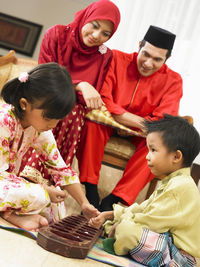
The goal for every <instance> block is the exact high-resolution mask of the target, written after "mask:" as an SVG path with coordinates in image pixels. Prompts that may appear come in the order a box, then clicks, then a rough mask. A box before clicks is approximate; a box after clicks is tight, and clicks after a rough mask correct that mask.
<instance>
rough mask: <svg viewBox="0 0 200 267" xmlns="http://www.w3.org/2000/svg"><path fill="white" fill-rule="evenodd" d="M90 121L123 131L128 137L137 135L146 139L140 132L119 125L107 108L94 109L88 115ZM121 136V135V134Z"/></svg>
mask: <svg viewBox="0 0 200 267" xmlns="http://www.w3.org/2000/svg"><path fill="white" fill-rule="evenodd" d="M86 118H87V119H88V120H91V121H94V122H96V123H99V124H103V125H109V126H111V127H113V128H115V129H117V130H122V131H123V132H125V133H126V135H130V136H133V135H136V136H142V137H144V134H143V133H142V132H140V131H134V130H132V129H130V128H128V127H126V126H124V125H122V124H120V123H118V122H117V121H116V120H115V119H114V118H113V117H112V115H111V113H110V112H109V111H108V110H107V108H106V106H101V108H100V109H93V110H91V111H89V112H88V113H87V114H86ZM119 134H120V133H119Z"/></svg>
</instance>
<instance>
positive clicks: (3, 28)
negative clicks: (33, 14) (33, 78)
mask: <svg viewBox="0 0 200 267" xmlns="http://www.w3.org/2000/svg"><path fill="white" fill-rule="evenodd" d="M42 27H43V26H42V25H40V24H37V23H33V22H30V21H27V20H22V19H19V18H16V17H12V16H10V15H6V14H3V13H0V47H2V48H5V49H8V50H15V51H16V52H18V53H21V54H24V55H27V56H30V57H31V56H32V55H33V52H34V50H35V46H36V44H37V41H38V38H39V36H40V33H41V30H42Z"/></svg>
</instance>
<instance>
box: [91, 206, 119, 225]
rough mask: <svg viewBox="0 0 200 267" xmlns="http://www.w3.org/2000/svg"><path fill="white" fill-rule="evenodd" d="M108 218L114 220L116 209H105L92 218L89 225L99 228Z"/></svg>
mask: <svg viewBox="0 0 200 267" xmlns="http://www.w3.org/2000/svg"><path fill="white" fill-rule="evenodd" d="M106 220H111V221H113V220H114V211H113V210H112V211H103V212H101V213H100V214H99V215H98V216H97V217H95V218H91V219H90V221H89V225H90V226H92V227H95V228H97V229H99V228H101V226H102V225H103V224H104V222H105V221H106Z"/></svg>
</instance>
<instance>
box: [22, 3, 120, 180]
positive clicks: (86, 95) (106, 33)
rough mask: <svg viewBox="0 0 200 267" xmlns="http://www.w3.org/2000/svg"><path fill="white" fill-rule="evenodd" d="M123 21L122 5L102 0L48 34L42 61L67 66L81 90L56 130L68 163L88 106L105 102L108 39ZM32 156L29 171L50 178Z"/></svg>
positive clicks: (92, 106)
mask: <svg viewBox="0 0 200 267" xmlns="http://www.w3.org/2000/svg"><path fill="white" fill-rule="evenodd" d="M119 22H120V12H119V9H118V7H117V6H116V5H115V4H114V3H113V2H111V1H109V0H99V1H97V2H95V3H93V4H91V5H89V6H88V7H87V8H85V9H83V10H81V11H79V12H77V13H76V14H75V19H74V21H73V22H72V23H70V24H68V25H56V26H53V27H52V28H50V29H48V30H47V32H46V33H45V35H44V38H43V41H42V44H41V48H40V55H39V64H41V63H47V62H57V63H59V64H60V65H63V66H65V67H66V68H67V69H68V71H69V73H70V75H71V77H72V81H73V84H74V88H75V90H76V92H77V103H76V105H75V107H74V109H73V110H72V112H71V113H70V114H69V115H68V116H67V117H65V118H64V119H63V120H61V121H60V122H59V123H58V125H57V126H56V128H54V129H53V133H54V136H55V139H56V141H57V145H58V148H59V151H60V153H61V155H62V157H63V159H64V160H65V162H66V163H67V164H71V163H72V160H73V157H74V154H75V153H76V149H77V146H78V142H79V139H80V134H81V129H82V127H83V124H84V117H85V114H86V111H87V109H93V108H99V107H100V106H101V105H102V103H103V102H102V100H101V97H100V94H99V91H100V89H101V86H102V84H103V81H104V79H105V76H106V73H107V70H108V67H109V64H110V61H111V59H112V51H111V50H110V49H109V48H108V47H106V46H105V45H104V42H106V41H107V40H108V39H110V37H111V36H112V35H113V34H114V33H115V31H116V30H117V27H118V25H119ZM58 108H59V107H58ZM28 157H30V151H29V155H28V154H26V156H25V158H24V164H23V166H25V165H26V166H29V167H27V168H25V171H26V172H27V170H30V166H31V167H34V168H36V169H37V170H39V171H40V172H41V173H43V176H44V177H45V178H47V177H48V173H47V170H46V171H45V168H44V166H43V164H41V163H40V164H38V162H37V160H36V155H35V154H34V153H32V157H31V158H29V161H28V163H27V159H28ZM31 172H32V170H31ZM26 174H27V173H26Z"/></svg>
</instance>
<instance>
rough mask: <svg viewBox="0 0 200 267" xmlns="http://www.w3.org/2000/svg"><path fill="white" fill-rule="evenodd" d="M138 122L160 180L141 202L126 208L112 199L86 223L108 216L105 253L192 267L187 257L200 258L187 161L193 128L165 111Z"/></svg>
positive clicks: (199, 204)
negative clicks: (111, 206)
mask: <svg viewBox="0 0 200 267" xmlns="http://www.w3.org/2000/svg"><path fill="white" fill-rule="evenodd" d="M144 126H145V128H146V132H147V137H146V141H147V147H148V150H149V153H148V155H147V156H146V159H147V163H148V166H149V168H150V169H151V172H152V173H153V174H154V175H155V176H156V177H158V178H159V179H160V180H161V184H160V186H159V188H158V189H157V190H155V192H154V193H153V194H152V195H151V197H150V198H149V199H148V200H146V201H144V202H143V203H141V204H137V203H134V204H133V205H131V206H130V207H127V208H124V207H122V206H120V205H116V204H115V205H114V210H113V211H107V212H102V213H100V215H98V216H97V217H96V218H93V219H91V220H90V222H89V223H90V225H92V226H94V227H97V228H98V227H100V226H101V225H102V224H103V223H104V222H105V221H106V220H108V221H107V222H106V223H105V224H104V228H105V232H106V233H107V234H109V235H108V237H109V238H107V239H105V240H104V248H105V250H107V251H109V252H110V251H112V250H113V252H114V253H116V254H117V255H126V254H128V253H129V254H130V255H131V256H132V257H133V259H134V260H136V261H139V262H141V263H143V264H145V265H147V266H166V265H167V264H169V263H171V262H176V264H179V265H180V266H195V259H194V258H193V257H200V230H199V223H200V193H199V191H198V188H197V186H196V184H195V183H194V181H193V179H192V177H191V176H190V166H191V164H192V162H193V160H194V159H195V157H196V156H197V155H198V153H199V151H200V136H199V133H198V132H197V130H196V129H195V128H194V127H193V126H192V125H191V124H189V123H188V122H187V121H186V120H184V119H183V118H181V117H177V116H171V115H164V118H163V119H160V120H158V121H145V122H144ZM110 237H112V239H111V238H110ZM159 251H160V253H158V252H159ZM192 256H193V257H192ZM152 261H153V262H154V263H155V262H156V263H157V265H151V263H152ZM179 265H178V266H179ZM176 266H177V265H176Z"/></svg>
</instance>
